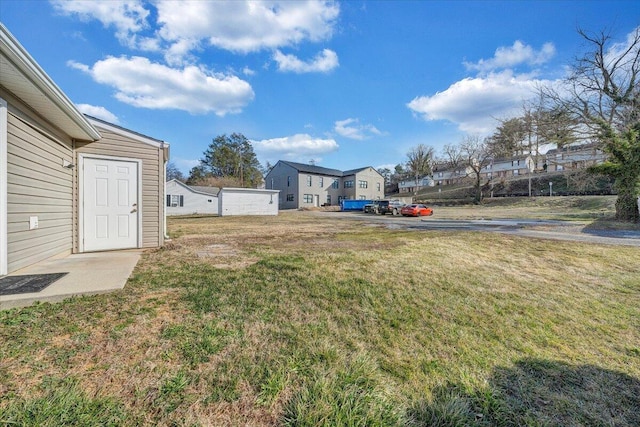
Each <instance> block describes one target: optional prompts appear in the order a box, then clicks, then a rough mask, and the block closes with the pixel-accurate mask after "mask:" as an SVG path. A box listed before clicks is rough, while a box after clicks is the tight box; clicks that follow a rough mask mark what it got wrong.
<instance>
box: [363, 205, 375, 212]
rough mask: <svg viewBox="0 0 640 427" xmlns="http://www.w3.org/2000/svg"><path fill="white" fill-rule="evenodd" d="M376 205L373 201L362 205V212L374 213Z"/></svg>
mask: <svg viewBox="0 0 640 427" xmlns="http://www.w3.org/2000/svg"><path fill="white" fill-rule="evenodd" d="M375 208H376V205H375V204H374V203H367V204H366V205H364V206H363V207H362V212H364V213H375Z"/></svg>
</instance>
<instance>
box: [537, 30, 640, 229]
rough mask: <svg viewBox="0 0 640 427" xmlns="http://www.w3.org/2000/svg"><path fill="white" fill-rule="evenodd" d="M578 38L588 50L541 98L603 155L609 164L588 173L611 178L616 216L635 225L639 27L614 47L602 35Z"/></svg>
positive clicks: (638, 216)
mask: <svg viewBox="0 0 640 427" xmlns="http://www.w3.org/2000/svg"><path fill="white" fill-rule="evenodd" d="M579 34H580V35H581V36H582V37H583V38H584V39H585V40H586V41H587V43H588V45H589V46H590V49H591V50H590V51H588V52H587V53H585V54H584V55H583V56H582V57H580V58H578V59H577V60H576V61H575V63H574V64H573V65H572V73H571V75H570V77H568V78H567V79H566V80H565V81H564V86H563V88H562V89H561V90H554V89H553V88H549V87H546V88H543V89H542V94H543V95H544V96H545V97H546V99H548V100H550V101H551V102H552V105H554V106H555V107H556V108H560V109H562V110H563V111H567V112H568V113H569V114H570V115H571V116H572V118H573V119H575V120H577V121H579V123H581V124H582V125H583V130H584V132H585V136H586V137H589V138H591V139H593V140H594V141H597V142H598V143H599V144H600V145H601V147H602V149H603V150H604V151H605V152H606V153H608V155H609V158H608V160H607V161H606V162H605V163H603V164H601V165H596V166H594V167H592V168H591V170H592V171H593V172H597V173H601V174H604V175H608V176H610V177H612V178H614V179H615V188H616V190H617V192H618V199H617V200H616V218H617V219H620V220H631V221H639V220H640V212H639V211H638V205H637V197H638V195H639V193H640V140H639V139H638V134H639V133H640V82H638V77H639V75H638V74H639V73H640V27H637V28H636V29H635V30H634V31H633V32H632V33H631V34H629V35H628V37H627V40H626V42H625V43H617V44H616V43H613V41H612V37H611V36H610V35H609V34H607V33H605V32H601V33H598V34H595V35H591V34H588V33H587V32H585V31H583V30H579Z"/></svg>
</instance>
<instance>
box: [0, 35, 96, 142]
mask: <svg viewBox="0 0 640 427" xmlns="http://www.w3.org/2000/svg"><path fill="white" fill-rule="evenodd" d="M0 85H2V86H3V87H5V88H6V89H7V90H8V91H9V92H11V93H12V94H14V95H15V96H16V97H18V98H20V99H21V100H22V101H23V102H24V103H26V104H27V105H29V106H30V107H31V108H32V109H33V110H35V111H37V112H38V114H40V115H41V116H42V117H44V118H45V119H47V120H48V121H49V122H50V123H51V124H53V125H54V126H56V127H58V128H59V129H60V130H62V131H63V132H65V133H66V134H67V135H69V136H70V137H72V138H74V139H78V140H84V141H87V140H89V141H97V140H99V139H100V138H101V136H100V133H99V132H98V130H97V129H96V128H94V127H93V126H92V125H91V123H89V122H88V121H87V119H86V118H85V117H84V116H83V115H82V113H80V111H78V109H77V108H76V107H75V105H74V104H73V102H71V100H69V98H68V97H67V96H66V95H65V94H64V93H63V92H62V90H60V88H59V87H58V86H57V85H56V84H55V83H54V82H53V80H51V78H50V77H49V76H48V75H47V74H46V73H45V72H44V70H43V69H42V68H41V67H40V66H39V65H38V64H37V63H36V61H35V60H34V59H33V58H32V57H31V55H29V53H28V52H27V51H26V50H25V49H24V47H22V45H20V43H19V42H18V41H17V40H16V39H15V38H14V37H13V35H12V34H11V33H10V32H9V31H8V30H7V28H6V27H5V26H4V25H3V24H2V23H0Z"/></svg>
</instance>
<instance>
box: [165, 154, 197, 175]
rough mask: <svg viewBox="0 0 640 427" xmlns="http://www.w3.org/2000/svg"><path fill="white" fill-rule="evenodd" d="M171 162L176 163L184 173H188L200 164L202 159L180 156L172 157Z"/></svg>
mask: <svg viewBox="0 0 640 427" xmlns="http://www.w3.org/2000/svg"><path fill="white" fill-rule="evenodd" d="M171 162H172V163H173V164H174V165H176V167H177V168H178V169H179V170H180V171H182V172H183V173H184V174H186V175H188V174H189V172H190V171H191V169H193V168H194V167H195V166H198V165H199V164H200V160H198V159H183V158H180V157H173V156H172V157H171Z"/></svg>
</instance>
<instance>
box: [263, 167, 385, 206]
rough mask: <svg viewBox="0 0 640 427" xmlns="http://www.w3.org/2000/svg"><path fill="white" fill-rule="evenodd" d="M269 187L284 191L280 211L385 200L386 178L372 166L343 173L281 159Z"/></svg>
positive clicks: (281, 195) (280, 199)
mask: <svg viewBox="0 0 640 427" xmlns="http://www.w3.org/2000/svg"><path fill="white" fill-rule="evenodd" d="M265 187H266V188H267V189H273V190H280V196H279V206H280V209H299V208H304V207H319V206H326V205H338V204H339V203H340V202H341V201H342V200H346V199H361V200H377V199H382V198H383V197H384V177H383V176H382V175H380V173H378V171H377V170H375V169H374V168H372V167H370V166H367V167H363V168H359V169H352V170H348V171H340V170H337V169H329V168H324V167H321V166H315V165H305V164H303V163H295V162H288V161H284V160H280V161H278V163H276V164H275V166H274V167H273V168H272V169H271V170H270V171H269V173H267V176H266V177H265Z"/></svg>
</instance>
